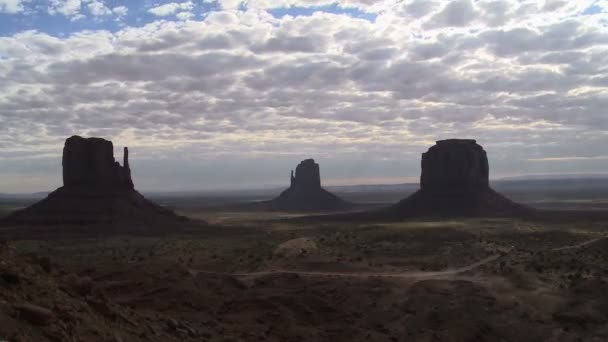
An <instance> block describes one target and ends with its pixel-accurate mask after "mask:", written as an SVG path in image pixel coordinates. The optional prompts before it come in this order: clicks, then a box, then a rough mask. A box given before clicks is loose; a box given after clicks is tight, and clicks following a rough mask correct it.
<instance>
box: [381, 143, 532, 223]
mask: <svg viewBox="0 0 608 342" xmlns="http://www.w3.org/2000/svg"><path fill="white" fill-rule="evenodd" d="M421 164H422V165H421V166H422V172H421V175H420V190H418V191H417V192H415V193H414V194H412V195H411V196H409V197H407V198H405V199H403V200H401V201H400V202H399V203H398V204H396V205H395V206H393V207H392V208H390V209H389V215H391V216H393V217H395V218H407V217H415V216H441V217H446V216H513V215H521V214H525V213H528V212H529V211H530V209H529V208H527V207H525V206H523V205H520V204H517V203H514V202H512V201H511V200H509V199H508V198H506V197H504V196H503V195H501V194H499V193H497V192H496V191H494V190H493V189H492V188H491V187H490V183H489V173H490V167H489V163H488V157H487V154H486V151H484V149H483V147H481V146H480V145H479V144H477V142H476V141H475V140H471V139H449V140H440V141H437V143H436V144H435V145H433V146H431V148H429V149H428V151H427V152H425V153H423V154H422V163H421Z"/></svg>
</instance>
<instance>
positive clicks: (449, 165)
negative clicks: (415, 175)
mask: <svg viewBox="0 0 608 342" xmlns="http://www.w3.org/2000/svg"><path fill="white" fill-rule="evenodd" d="M489 169H490V168H489V164H488V156H487V154H486V151H484V149H483V147H481V146H480V145H478V144H477V142H476V141H475V140H468V139H449V140H440V141H437V144H436V145H434V146H432V147H431V148H429V150H428V151H427V152H426V153H423V154H422V174H421V176H420V188H421V189H423V190H439V191H440V190H442V189H444V190H453V189H462V190H464V189H486V188H489V186H490V185H489V184H490V183H489Z"/></svg>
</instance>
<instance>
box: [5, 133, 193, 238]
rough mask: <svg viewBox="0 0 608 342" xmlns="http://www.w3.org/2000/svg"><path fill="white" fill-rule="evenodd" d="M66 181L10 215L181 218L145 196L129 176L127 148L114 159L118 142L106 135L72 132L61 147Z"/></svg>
mask: <svg viewBox="0 0 608 342" xmlns="http://www.w3.org/2000/svg"><path fill="white" fill-rule="evenodd" d="M62 165H63V186H62V187H60V188H59V189H57V190H55V191H53V192H52V193H50V194H49V196H48V197H47V198H45V199H44V200H42V201H40V202H38V203H36V204H34V205H32V206H30V207H27V208H25V209H23V210H19V211H17V212H15V213H13V214H11V215H9V217H7V220H8V221H10V222H14V223H27V224H79V225H82V224H97V223H102V224H108V223H112V224H114V223H120V224H122V223H125V224H128V225H129V227H136V226H137V227H140V226H143V227H144V228H147V226H151V225H159V224H173V223H175V222H176V221H177V220H180V221H183V218H181V217H178V216H177V215H175V214H174V213H173V212H172V211H170V210H168V209H165V208H163V207H161V206H159V205H157V204H155V203H153V202H151V201H149V200H147V199H146V198H144V196H142V195H141V194H140V193H139V192H137V191H136V190H135V188H134V186H133V180H132V179H131V169H130V166H129V150H128V149H127V148H126V147H125V148H124V155H123V165H122V166H121V165H120V163H119V162H117V161H116V160H115V159H114V146H113V144H112V142H111V141H109V140H105V139H102V138H82V137H79V136H72V137H70V138H68V139H66V141H65V145H64V148H63V158H62Z"/></svg>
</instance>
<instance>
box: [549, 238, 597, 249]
mask: <svg viewBox="0 0 608 342" xmlns="http://www.w3.org/2000/svg"><path fill="white" fill-rule="evenodd" d="M601 239H603V237H601V238H596V239H592V240H588V241H584V242H581V243H578V244H576V245H571V246H563V247H557V248H552V249H551V250H552V251H563V250H566V249H577V248H581V247H585V246H587V245H590V244H592V243H594V242H596V241H599V240H601Z"/></svg>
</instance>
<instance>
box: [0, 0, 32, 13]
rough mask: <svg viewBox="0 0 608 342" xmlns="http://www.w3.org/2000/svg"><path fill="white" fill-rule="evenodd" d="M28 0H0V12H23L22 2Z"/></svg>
mask: <svg viewBox="0 0 608 342" xmlns="http://www.w3.org/2000/svg"><path fill="white" fill-rule="evenodd" d="M25 2H29V1H28V0H0V13H19V12H23V10H24V7H23V4H24V3H25Z"/></svg>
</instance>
